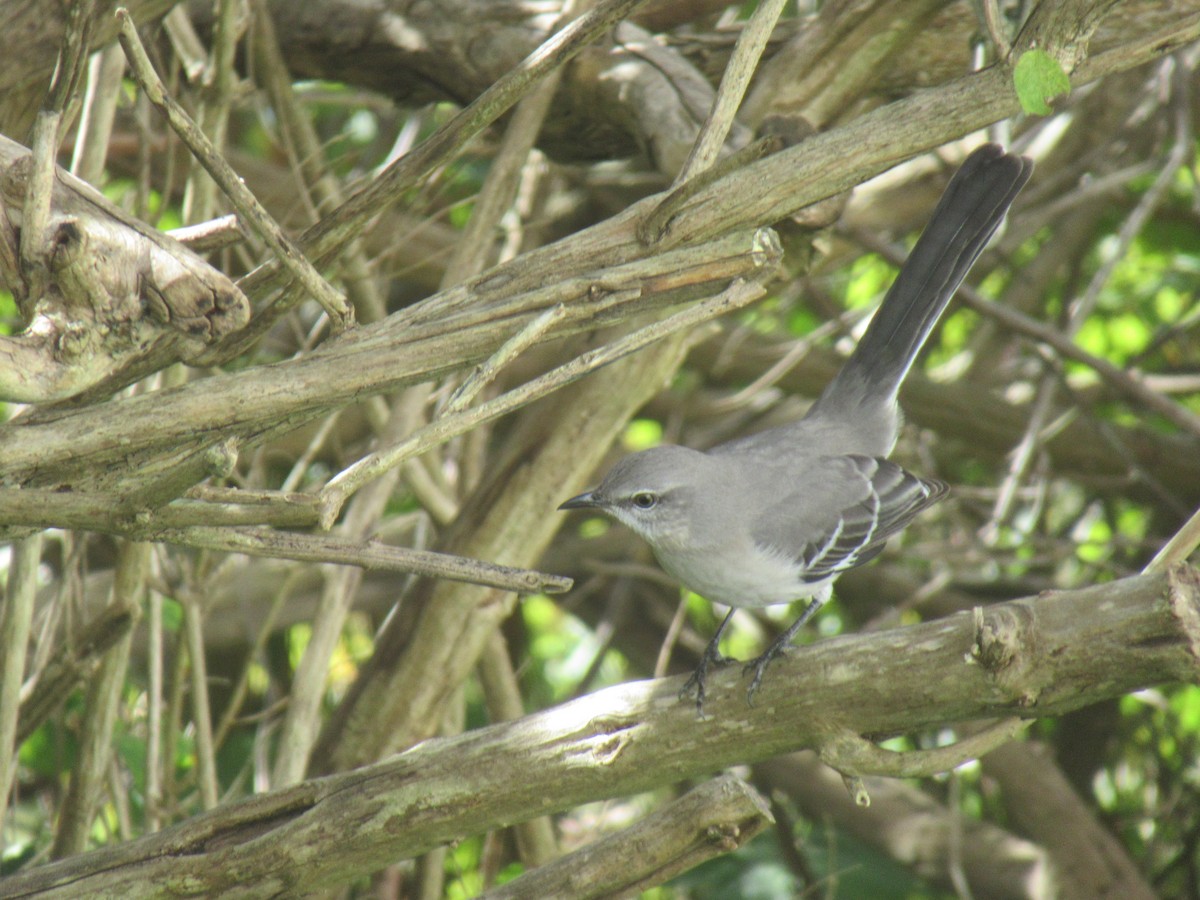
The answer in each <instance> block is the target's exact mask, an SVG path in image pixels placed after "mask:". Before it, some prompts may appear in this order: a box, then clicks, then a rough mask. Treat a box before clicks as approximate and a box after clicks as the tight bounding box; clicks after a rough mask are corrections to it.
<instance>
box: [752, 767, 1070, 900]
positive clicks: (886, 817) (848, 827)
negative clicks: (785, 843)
mask: <svg viewBox="0 0 1200 900" xmlns="http://www.w3.org/2000/svg"><path fill="white" fill-rule="evenodd" d="M754 783H755V785H756V786H757V787H758V788H759V790H761V791H763V792H764V793H765V792H767V791H768V790H771V791H776V790H778V791H783V792H784V793H786V794H787V795H788V797H789V799H791V800H792V801H793V802H794V803H795V804H796V807H797V809H798V810H799V812H800V814H801V815H802V816H803V817H804V818H805V819H808V820H809V821H820V822H828V823H830V824H832V825H833V826H835V827H836V828H837V829H838V832H839V833H841V834H848V835H851V836H852V837H854V838H855V839H857V840H860V841H862V842H863V843H865V844H867V845H868V846H871V847H875V848H876V849H878V850H879V852H881V853H884V854H886V855H888V856H889V857H891V858H892V859H894V860H895V861H896V862H898V863H899V864H900V865H902V866H905V867H906V868H908V869H911V870H912V871H913V872H916V873H917V874H918V875H920V876H921V877H922V878H924V879H926V880H927V881H929V882H931V883H933V884H935V885H939V886H940V887H942V888H943V889H945V890H947V891H953V890H954V884H953V881H952V878H951V875H950V873H951V869H952V867H954V866H956V865H957V866H959V867H960V869H961V871H962V874H963V876H964V877H965V879H966V881H967V884H968V885H969V886H970V888H971V890H972V892H973V895H974V896H976V897H988V898H990V900H1047V898H1050V897H1053V896H1055V894H1054V878H1053V871H1052V867H1051V865H1050V860H1049V857H1048V854H1047V853H1046V852H1045V851H1044V850H1042V849H1041V848H1039V847H1038V846H1037V845H1036V844H1034V843H1032V842H1030V841H1027V840H1023V839H1021V838H1019V837H1016V836H1014V835H1012V834H1010V833H1008V832H1006V831H1004V830H1003V829H1001V828H997V827H996V826H995V825H993V824H990V823H989V822H986V821H980V820H978V819H975V818H973V817H970V816H964V815H963V814H962V813H961V812H960V811H959V810H957V809H954V808H952V807H947V806H943V805H941V804H939V803H938V802H937V801H936V800H934V799H933V797H931V796H930V795H929V794H928V793H926V792H925V791H923V790H921V789H920V788H918V787H914V786H911V785H909V784H906V783H905V782H903V781H897V780H895V779H890V778H868V779H867V788H868V790H869V791H870V792H871V805H870V807H868V808H866V809H864V808H862V807H861V806H858V805H856V804H855V803H854V802H853V800H852V799H851V798H850V797H848V796H847V795H846V788H845V786H844V785H843V783H842V779H841V778H840V777H838V775H837V773H836V772H834V771H833V770H832V769H830V768H829V767H828V766H825V765H822V764H821V763H820V762H819V761H818V760H817V759H816V757H815V756H813V754H811V753H793V754H789V755H788V756H781V757H779V758H777V759H771V760H767V761H766V762H763V763H759V764H758V765H756V766H755V767H754ZM956 820H958V821H956ZM955 829H961V831H960V833H959V834H958V835H957V846H956V839H955ZM914 835H920V839H919V840H914V839H913V837H914Z"/></svg>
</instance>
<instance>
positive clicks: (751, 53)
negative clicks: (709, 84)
mask: <svg viewBox="0 0 1200 900" xmlns="http://www.w3.org/2000/svg"><path fill="white" fill-rule="evenodd" d="M786 3H787V0H764V2H762V3H759V4H758V5H757V6H756V7H755V9H754V12H753V13H752V14H751V15H750V19H749V21H747V22H746V25H745V27H744V28H743V29H742V32H741V34H739V35H738V39H737V43H736V44H735V45H734V47H733V53H732V54H731V55H730V57H729V63H728V65H726V66H725V72H724V73H723V74H722V75H721V84H720V85H719V86H718V87H717V94H716V97H714V98H713V106H712V111H711V112H710V113H709V115H708V118H707V119H706V120H705V121H704V125H703V126H701V128H700V134H699V135H698V136H697V137H696V141H695V143H694V144H692V150H691V153H689V154H688V158H687V161H686V162H684V164H683V169H682V170H681V171H680V173H679V175H678V177H677V178H676V179H675V183H676V185H681V184H683V183H684V182H686V181H688V180H689V179H691V178H693V177H695V176H696V175H698V174H699V173H700V172H703V171H704V170H705V169H707V168H709V167H710V166H711V165H712V164H713V162H714V161H715V160H716V158H717V154H719V153H720V152H721V148H722V147H723V146H724V145H725V139H726V137H728V135H729V130H730V129H731V128H732V127H733V122H734V118H735V116H736V115H737V110H738V107H739V106H741V103H742V98H743V97H744V96H745V94H746V88H747V87H748V86H749V85H750V77H751V76H752V75H753V74H754V70H755V69H756V68H758V61H759V59H760V58H761V57H762V54H763V50H765V49H766V46H767V41H768V40H769V39H770V37H771V32H772V31H774V30H775V23H776V22H777V21H778V20H779V15H780V13H782V12H783V7H784V6H785V5H786Z"/></svg>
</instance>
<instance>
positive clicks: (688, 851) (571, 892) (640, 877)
mask: <svg viewBox="0 0 1200 900" xmlns="http://www.w3.org/2000/svg"><path fill="white" fill-rule="evenodd" d="M774 821H775V819H774V817H773V816H772V815H771V810H770V808H769V807H768V806H767V801H766V800H764V799H763V798H762V797H760V796H759V794H758V792H757V791H755V790H754V788H752V787H750V785H748V784H746V783H745V782H744V781H742V780H741V779H740V778H737V777H736V776H734V775H720V776H718V777H717V778H714V779H713V780H712V781H708V782H705V783H704V784H702V785H700V786H699V787H696V788H693V789H692V790H690V791H688V792H687V793H686V794H684V795H683V796H682V797H680V798H679V799H678V800H676V801H674V802H673V803H668V804H667V805H665V806H663V807H662V808H660V809H656V810H653V811H652V812H650V813H648V814H647V815H646V816H645V817H644V818H642V819H639V820H638V821H637V822H635V823H634V824H633V825H630V826H629V827H628V828H624V829H622V830H621V831H619V832H617V833H616V834H611V835H608V836H606V837H603V838H600V839H599V840H597V841H594V842H592V843H591V844H588V845H586V846H584V847H581V848H580V849H579V850H576V851H575V852H574V853H569V854H567V855H566V856H563V857H561V858H559V859H557V860H555V861H554V862H552V863H550V864H548V865H545V866H542V867H541V868H539V869H535V870H534V871H532V872H528V873H526V874H525V875H522V876H521V877H520V878H515V879H513V880H512V881H509V882H507V883H506V884H504V885H502V886H501V887H498V888H493V889H492V890H490V891H487V892H486V893H484V894H482V895H480V900H523V898H529V897H570V898H571V900H590V898H597V900H601V898H608V897H631V896H634V895H635V894H637V893H638V892H640V891H644V890H648V889H649V888H652V887H655V886H657V885H660V884H663V883H664V882H666V881H667V880H668V879H671V878H674V877H675V876H676V875H678V874H680V873H681V872H686V871H687V870H688V869H691V868H694V867H695V866H698V865H700V863H702V862H705V861H706V860H709V859H712V858H714V857H716V856H720V855H721V854H723V853H730V852H732V851H734V850H736V849H738V848H739V847H742V846H744V845H745V844H746V843H747V842H749V841H750V840H751V839H752V838H753V837H754V836H755V835H757V834H759V833H760V832H761V831H762V830H763V829H764V828H766V827H767V826H768V825H770V824H771V823H773V822H774Z"/></svg>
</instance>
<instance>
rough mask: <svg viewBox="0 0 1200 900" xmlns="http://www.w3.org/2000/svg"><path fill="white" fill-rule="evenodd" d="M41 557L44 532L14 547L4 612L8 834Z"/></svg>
mask: <svg viewBox="0 0 1200 900" xmlns="http://www.w3.org/2000/svg"><path fill="white" fill-rule="evenodd" d="M41 557H42V536H41V534H40V533H39V534H35V535H32V536H31V537H27V538H25V539H23V540H20V541H17V542H16V543H15V544H14V545H13V549H12V560H11V562H10V563H9V566H8V588H7V592H6V593H7V596H6V598H5V603H4V608H3V609H2V610H0V647H4V648H5V650H4V654H3V659H0V834H3V833H4V814H5V811H6V810H7V807H8V792H9V788H11V787H12V780H13V776H14V775H15V774H16V771H17V745H16V741H15V737H16V733H17V713H18V711H19V709H20V700H21V680H22V679H23V678H24V677H25V653H26V650H27V648H28V647H29V630H30V626H31V624H32V622H33V604H34V599H35V598H36V597H37V573H38V566H39V565H41Z"/></svg>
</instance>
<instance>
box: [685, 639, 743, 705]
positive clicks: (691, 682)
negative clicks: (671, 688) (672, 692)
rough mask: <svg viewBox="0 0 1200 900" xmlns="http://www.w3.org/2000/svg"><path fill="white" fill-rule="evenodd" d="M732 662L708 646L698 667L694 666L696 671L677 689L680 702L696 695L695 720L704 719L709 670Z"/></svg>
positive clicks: (733, 660)
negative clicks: (705, 691) (705, 690)
mask: <svg viewBox="0 0 1200 900" xmlns="http://www.w3.org/2000/svg"><path fill="white" fill-rule="evenodd" d="M732 662H737V660H735V659H732V658H730V657H728V656H724V655H723V654H721V653H718V652H717V651H716V650H714V649H713V648H712V645H711V644H710V645H709V647H708V648H707V649H706V650H705V651H704V655H703V656H701V657H700V665H698V666H696V671H694V672H693V673H692V674H691V675H690V676H689V677H688V680H687V681H685V682H684V683H683V687H682V688H680V689H679V699H680V700H682V699H683V698H685V697H687V696H689V695H691V694H693V693H694V694H695V695H696V717H697V718H699V719H703V718H704V697H705V693H704V685H705V683H706V682H707V681H708V670H709V668H711V667H715V668H718V669H719V668H721V667H723V666H727V665H729V664H730V663H732Z"/></svg>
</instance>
